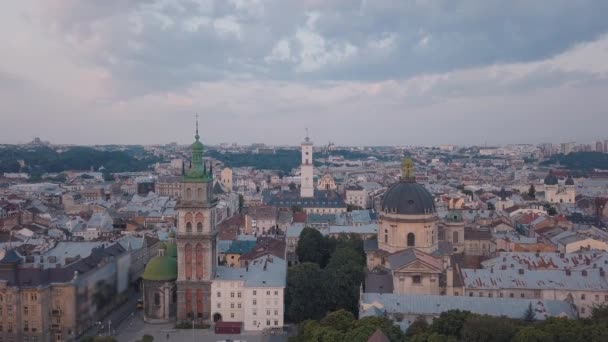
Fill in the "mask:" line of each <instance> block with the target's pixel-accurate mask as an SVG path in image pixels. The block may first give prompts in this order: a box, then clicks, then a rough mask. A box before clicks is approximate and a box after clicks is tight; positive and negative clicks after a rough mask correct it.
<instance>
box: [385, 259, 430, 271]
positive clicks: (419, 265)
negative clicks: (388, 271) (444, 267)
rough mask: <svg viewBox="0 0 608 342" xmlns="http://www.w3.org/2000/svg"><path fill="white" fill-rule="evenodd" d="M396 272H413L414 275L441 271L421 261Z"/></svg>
mask: <svg viewBox="0 0 608 342" xmlns="http://www.w3.org/2000/svg"><path fill="white" fill-rule="evenodd" d="M395 272H412V273H439V272H441V270H440V269H437V268H436V267H434V266H432V265H429V264H427V263H425V262H422V261H420V260H416V261H413V262H411V263H409V264H407V265H404V266H403V267H401V268H398V269H395Z"/></svg>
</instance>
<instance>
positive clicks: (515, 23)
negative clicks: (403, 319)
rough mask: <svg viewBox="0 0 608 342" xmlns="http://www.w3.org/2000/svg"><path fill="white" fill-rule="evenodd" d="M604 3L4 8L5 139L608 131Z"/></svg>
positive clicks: (298, 1) (548, 137) (562, 135)
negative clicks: (197, 120)
mask: <svg viewBox="0 0 608 342" xmlns="http://www.w3.org/2000/svg"><path fill="white" fill-rule="evenodd" d="M606 13H608V1H606V0H546V1H530V0H511V1H504V0H390V1H389V0H357V1H355V0H352V1H351V0H293V1H291V0H217V1H212V0H104V1H97V0H91V1H83V0H44V1H40V0H7V1H3V2H2V11H0V23H1V24H0V25H2V30H0V42H1V43H0V119H1V120H0V143H19V142H27V141H29V140H31V139H32V137H34V136H40V137H41V138H42V139H44V140H50V141H52V142H56V143H77V144H103V143H136V144H150V143H167V142H172V141H177V142H180V143H186V142H189V141H191V140H192V134H193V125H194V116H195V114H196V113H199V114H200V115H201V135H202V136H203V141H204V142H207V143H219V142H239V143H251V142H265V143H270V144H294V145H295V144H298V143H299V141H301V139H302V137H303V135H304V134H305V133H304V128H305V127H308V128H309V129H310V133H311V137H312V138H313V140H315V141H316V142H317V143H327V141H329V140H332V141H335V142H336V143H338V144H345V145H384V144H404V145H412V144H429V145H430V144H433V145H438V144H447V143H452V144H481V143H486V142H487V143H488V144H504V143H518V142H522V143H523V142H526V143H538V142H543V141H550V142H560V141H567V140H574V141H577V142H592V141H594V140H596V139H604V138H608V130H607V127H608V62H606V61H608V20H606Z"/></svg>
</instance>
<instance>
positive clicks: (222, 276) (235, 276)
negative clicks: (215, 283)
mask: <svg viewBox="0 0 608 342" xmlns="http://www.w3.org/2000/svg"><path fill="white" fill-rule="evenodd" d="M286 277H287V263H286V261H285V260H283V259H281V258H277V257H274V256H263V257H260V258H257V259H254V260H252V261H251V262H249V266H248V267H241V268H232V267H228V266H218V267H217V269H216V272H215V280H220V281H222V280H224V281H243V282H244V286H245V287H285V285H286Z"/></svg>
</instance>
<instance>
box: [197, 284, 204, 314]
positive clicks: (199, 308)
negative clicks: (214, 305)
mask: <svg viewBox="0 0 608 342" xmlns="http://www.w3.org/2000/svg"><path fill="white" fill-rule="evenodd" d="M196 312H197V313H198V317H199V318H202V317H203V290H201V289H198V290H196Z"/></svg>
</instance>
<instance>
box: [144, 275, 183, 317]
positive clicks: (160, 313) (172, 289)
mask: <svg viewBox="0 0 608 342" xmlns="http://www.w3.org/2000/svg"><path fill="white" fill-rule="evenodd" d="M143 294H144V298H146V305H145V306H144V321H145V322H147V323H166V322H170V321H172V320H174V319H175V316H176V311H177V310H176V303H177V287H176V285H175V282H172V281H151V280H144V285H143Z"/></svg>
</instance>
